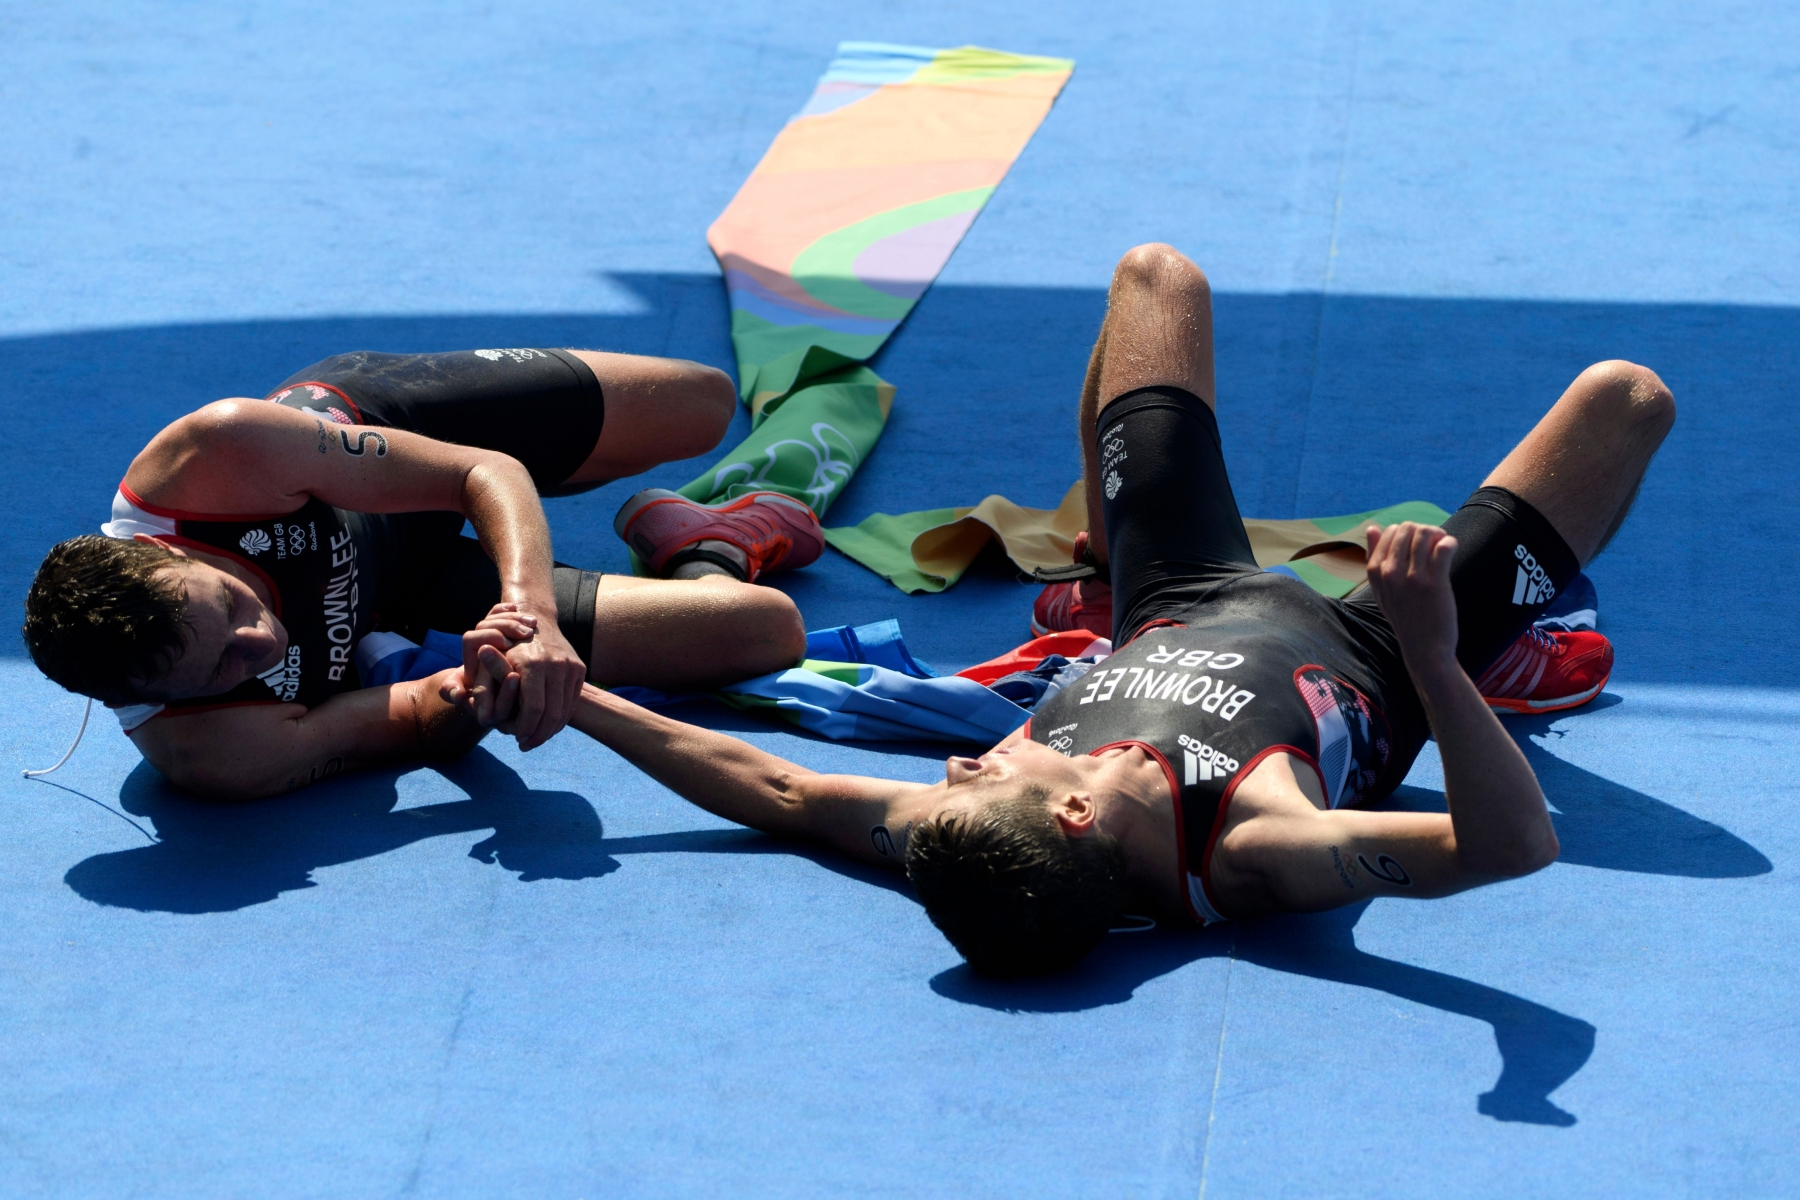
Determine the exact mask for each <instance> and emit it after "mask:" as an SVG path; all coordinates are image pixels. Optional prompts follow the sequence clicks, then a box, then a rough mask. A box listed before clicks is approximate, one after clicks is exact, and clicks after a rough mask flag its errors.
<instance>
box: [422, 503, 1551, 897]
mask: <svg viewBox="0 0 1800 1200" xmlns="http://www.w3.org/2000/svg"><path fill="white" fill-rule="evenodd" d="M1367 536H1368V541H1369V545H1370V553H1369V581H1370V586H1371V587H1372V588H1373V589H1374V591H1375V593H1376V596H1377V598H1378V599H1379V601H1380V603H1381V605H1382V609H1383V611H1384V612H1385V613H1387V614H1388V616H1389V619H1390V621H1391V622H1392V623H1393V624H1394V626H1395V628H1396V629H1397V630H1401V631H1403V632H1401V633H1400V634H1399V637H1400V642H1401V650H1402V654H1403V656H1404V657H1405V659H1406V663H1407V666H1408V669H1409V670H1410V671H1411V673H1412V677H1413V681H1414V684H1415V686H1416V687H1417V688H1418V690H1419V694H1420V696H1421V698H1422V699H1423V701H1424V703H1425V707H1426V711H1427V713H1428V714H1429V716H1430V718H1431V722H1432V728H1433V729H1434V730H1435V731H1436V732H1437V735H1438V739H1439V744H1440V748H1441V751H1442V758H1443V762H1444V780H1445V794H1446V797H1447V799H1448V801H1449V808H1450V812H1449V813H1448V814H1447V815H1446V814H1443V813H1407V812H1370V811H1361V810H1357V809H1329V808H1328V807H1327V806H1326V802H1325V797H1324V795H1323V794H1322V793H1321V791H1320V788H1319V784H1318V781H1317V776H1316V775H1315V774H1314V772H1312V771H1311V770H1310V769H1309V768H1308V769H1303V768H1302V764H1301V763H1299V762H1298V761H1297V760H1296V759H1295V758H1294V756H1292V755H1289V754H1286V753H1275V754H1271V755H1269V756H1268V757H1267V758H1265V759H1264V760H1263V761H1262V762H1261V763H1259V764H1258V765H1257V767H1256V768H1255V769H1254V770H1252V771H1251V772H1250V773H1249V775H1247V776H1246V777H1245V778H1244V780H1243V781H1242V782H1241V783H1240V784H1239V786H1238V788H1237V790H1236V792H1235V794H1234V796H1233V799H1232V803H1231V807H1230V809H1229V810H1228V813H1227V817H1226V823H1225V826H1224V828H1223V830H1222V832H1221V835H1220V839H1219V842H1218V845H1217V846H1216V847H1215V849H1214V853H1213V858H1212V872H1211V882H1212V886H1213V891H1214V894H1215V895H1216V896H1217V897H1218V899H1219V902H1220V905H1221V908H1222V911H1224V912H1225V913H1226V914H1227V915H1229V916H1250V915H1253V914H1256V913H1263V912H1274V911H1314V910H1318V909H1326V908H1333V907H1337V906H1339V905H1343V904H1350V903H1354V902H1356V901H1358V900H1362V899H1365V898H1367V897H1369V896H1373V895H1405V896H1414V897H1419V898H1426V897H1436V896H1444V895H1449V894H1450V893H1453V892H1457V891H1462V890H1464V889H1467V888H1471V887H1476V886H1479V885H1481V884H1484V883H1489V882H1493V881H1495V880H1497V879H1502V878H1508V877H1512V876H1517V875H1524V874H1529V873H1530V872H1532V871H1536V870H1538V869H1540V868H1542V867H1544V866H1546V865H1548V864H1549V863H1550V862H1552V861H1554V860H1555V858H1556V855H1557V849H1558V847H1557V841H1556V832H1555V829H1554V827H1553V826H1552V825H1551V822H1550V817H1549V811H1548V808H1547V807H1546V805H1545V803H1544V797H1543V793H1542V791H1541V790H1540V789H1539V787H1538V784H1537V780H1536V777H1535V776H1533V774H1532V772H1531V768H1530V766H1529V764H1527V762H1526V761H1525V757H1524V755H1523V754H1522V753H1521V752H1520V751H1519V748H1518V746H1517V745H1516V744H1515V743H1514V742H1513V740H1512V738H1511V737H1509V736H1508V735H1507V733H1506V731H1505V730H1504V729H1503V728H1502V727H1501V725H1500V722H1499V720H1498V718H1496V717H1495V716H1494V714H1493V713H1492V712H1491V711H1490V710H1489V709H1488V707H1487V704H1486V702H1485V701H1483V700H1482V699H1481V697H1480V695H1479V694H1478V693H1477V692H1476V690H1475V686H1474V684H1473V683H1472V682H1470V680H1469V677H1468V675H1467V674H1465V673H1464V672H1463V670H1462V668H1461V666H1459V665H1458V664H1457V662H1456V657H1455V648H1456V640H1457V639H1456V606H1455V600H1454V597H1453V596H1452V594H1451V591H1450V561H1451V556H1452V555H1453V554H1454V552H1455V548H1456V541H1455V539H1454V538H1452V537H1449V536H1448V535H1446V534H1445V533H1444V532H1443V530H1441V529H1436V528H1433V527H1429V526H1421V525H1414V524H1411V523H1407V524H1402V525H1396V526H1393V527H1392V528H1390V529H1387V530H1385V531H1383V530H1379V529H1377V528H1375V527H1373V526H1371V527H1370V529H1369V530H1368V534H1367ZM533 632H534V631H533V630H532V628H531V627H530V625H529V623H527V622H525V621H522V620H519V619H518V617H517V615H516V614H511V613H506V612H503V611H499V610H496V612H495V613H494V614H492V615H490V617H489V618H488V620H486V621H483V622H482V624H481V625H480V626H479V627H477V628H476V629H475V630H473V631H471V632H470V633H469V634H468V635H466V636H465V639H464V643H465V649H466V650H467V651H468V652H469V653H470V654H471V655H472V656H473V657H475V658H477V659H478V660H479V662H480V664H481V669H482V675H481V676H478V677H477V682H476V686H474V687H472V688H471V687H468V686H466V681H465V680H460V679H459V680H453V681H452V682H451V683H450V684H449V685H448V686H447V687H446V688H445V690H444V698H445V700H446V701H448V702H451V703H455V704H458V705H461V706H466V708H467V709H468V711H470V713H471V714H472V716H474V717H475V719H479V720H484V721H490V722H493V721H497V722H498V723H499V725H500V727H501V728H503V729H504V728H505V727H506V724H507V722H508V719H509V716H510V712H511V711H512V709H513V707H514V705H515V704H516V695H517V690H518V676H517V672H516V671H513V670H512V669H511V668H510V665H509V662H508V658H509V656H510V654H511V653H512V652H513V651H514V650H516V648H517V646H518V645H519V644H521V641H522V640H528V639H529V637H531V636H532V634H533ZM571 724H572V725H574V726H575V728H577V729H579V730H581V731H582V732H583V733H586V734H587V735H588V736H590V737H592V738H594V739H595V740H597V741H599V742H601V743H603V744H604V745H606V746H608V747H609V748H611V749H612V750H614V751H615V752H617V753H618V754H620V755H621V756H622V757H624V758H625V759H627V760H628V761H630V762H631V763H632V764H633V765H635V766H637V767H639V768H640V769H641V770H643V771H644V772H645V773H646V774H648V775H650V776H651V777H653V778H655V779H656V780H657V781H658V782H660V783H663V784H664V785H666V786H667V787H669V788H670V789H671V790H673V791H675V792H676V793H677V794H679V795H681V796H683V797H685V798H687V799H688V800H690V801H692V802H693V803H695V804H697V805H699V806H700V807H702V808H704V809H706V810H707V811H709V812H712V813H715V814H717V815H719V816H722V817H725V818H727V819H729V820H733V821H736V822H738V823H740V824H744V825H748V826H750V827H752V828H755V829H761V830H764V831H765V832H768V833H772V834H777V835H780V836H787V837H796V838H804V839H809V840H814V841H819V842H823V843H825V844H826V845H828V846H831V847H832V848H833V849H836V850H838V851H840V852H842V853H845V854H848V855H850V856H852V857H855V858H858V859H861V860H863V861H865V862H876V863H884V864H886V865H888V866H890V867H901V866H902V865H903V864H902V862H901V861H900V856H899V855H898V854H897V853H895V852H894V850H895V849H896V847H895V845H894V831H895V830H904V829H905V828H907V827H908V826H909V825H910V824H912V823H916V822H919V821H924V820H932V819H937V818H941V817H943V816H947V815H952V814H955V813H959V812H968V811H973V810H974V809H976V808H978V807H979V806H981V805H982V804H984V803H987V802H988V801H989V800H991V799H992V798H993V797H995V796H1000V795H1008V794H1012V792H1013V791H1014V790H1015V787H1016V785H1017V784H1019V783H1020V782H1022V781H1027V780H1028V781H1030V782H1033V783H1036V784H1038V785H1039V786H1040V787H1042V788H1044V789H1045V790H1046V791H1047V792H1048V793H1049V800H1048V802H1047V803H1048V806H1049V814H1050V815H1051V817H1052V818H1053V819H1055V820H1056V821H1057V823H1058V824H1059V825H1060V826H1061V827H1062V829H1063V831H1064V832H1065V833H1066V834H1067V835H1068V836H1070V837H1085V836H1089V835H1091V834H1093V833H1094V832H1096V831H1102V832H1105V833H1107V834H1110V835H1111V836H1113V837H1114V838H1117V839H1118V841H1119V843H1120V845H1121V847H1122V848H1123V850H1124V853H1125V859H1126V863H1127V880H1126V881H1127V886H1128V888H1129V890H1130V891H1131V892H1132V893H1133V903H1134V904H1140V905H1143V906H1145V907H1149V908H1152V909H1153V910H1155V911H1158V912H1161V913H1162V914H1164V915H1165V916H1169V917H1181V916H1184V915H1185V913H1186V908H1185V902H1184V895H1185V889H1186V883H1185V880H1183V879H1182V878H1181V873H1180V871H1179V869H1178V863H1179V861H1180V860H1179V857H1178V853H1177V828H1176V822H1175V808H1176V803H1177V801H1176V797H1175V795H1174V794H1173V793H1172V792H1171V790H1170V785H1169V782H1168V778H1167V776H1166V775H1165V774H1164V773H1163V771H1162V768H1161V766H1160V765H1159V764H1158V763H1156V762H1155V760H1154V759H1152V758H1151V757H1150V756H1149V755H1148V754H1146V753H1145V752H1144V751H1143V750H1141V749H1139V748H1137V747H1135V746H1121V747H1115V748H1111V749H1108V750H1105V751H1103V752H1101V753H1098V754H1093V755H1082V756H1078V757H1074V758H1065V757H1064V756H1063V755H1061V754H1059V753H1058V752H1056V751H1054V750H1052V749H1050V748H1049V747H1047V746H1044V745H1041V744H1039V743H1037V742H1034V741H1031V740H1029V739H1027V738H1025V737H1024V736H1023V731H1022V730H1021V731H1015V732H1013V733H1012V734H1010V735H1008V736H1007V737H1006V738H1005V739H1004V740H1003V741H1002V742H1001V743H1000V744H999V745H997V746H995V747H994V748H993V749H992V750H990V751H988V752H987V753H986V754H983V755H981V756H980V757H979V758H965V757H952V758H950V759H949V760H948V761H947V762H946V763H945V768H944V779H943V781H942V782H939V783H933V784H920V783H907V782H903V781H899V780H888V779H875V778H869V777H865V776H856V775H822V774H819V773H816V772H813V771H810V770H808V769H806V768H805V767H802V766H800V765H798V764H796V763H792V762H788V761H786V760H784V759H781V758H778V757H776V756H774V755H772V754H768V753H765V752H764V751H761V750H758V749H756V748H755V747H753V746H750V745H748V744H746V743H744V742H742V741H739V740H738V739H736V738H732V737H729V736H727V735H725V734H721V733H716V732H713V731H711V730H705V729H699V728H696V727H694V726H691V725H684V724H682V723H681V722H678V721H672V720H669V719H668V718H666V717H661V716H658V715H657V714H655V713H652V712H649V711H647V710H645V709H642V708H639V707H637V706H636V705H633V704H631V703H629V702H628V701H625V700H621V699H619V698H618V697H616V696H614V695H612V694H611V693H608V692H604V691H601V690H599V689H598V688H593V687H588V688H584V689H583V691H582V696H581V700H580V703H579V704H578V705H577V707H576V712H575V715H574V719H573V720H572V721H571ZM878 831H881V832H878ZM882 833H885V834H886V837H885V839H884V838H883V836H882ZM1365 864H1369V865H1365ZM1390 864H1391V865H1390Z"/></svg>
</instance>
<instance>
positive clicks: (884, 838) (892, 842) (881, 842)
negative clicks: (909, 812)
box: [869, 821, 913, 859]
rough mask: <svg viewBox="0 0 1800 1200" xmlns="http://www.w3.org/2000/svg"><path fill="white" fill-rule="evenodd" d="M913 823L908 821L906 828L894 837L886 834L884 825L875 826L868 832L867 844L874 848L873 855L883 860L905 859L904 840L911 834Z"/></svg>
mask: <svg viewBox="0 0 1800 1200" xmlns="http://www.w3.org/2000/svg"><path fill="white" fill-rule="evenodd" d="M912 827H913V823H912V822H911V821H908V822H907V823H906V827H905V828H904V829H902V830H901V831H900V835H899V836H898V837H895V836H894V835H893V834H891V833H889V832H888V827H887V826H886V825H877V826H875V828H873V829H871V830H869V844H870V845H871V846H874V847H875V853H877V854H879V855H881V857H883V858H900V859H904V858H905V857H906V839H907V837H908V836H909V835H910V834H911V833H912Z"/></svg>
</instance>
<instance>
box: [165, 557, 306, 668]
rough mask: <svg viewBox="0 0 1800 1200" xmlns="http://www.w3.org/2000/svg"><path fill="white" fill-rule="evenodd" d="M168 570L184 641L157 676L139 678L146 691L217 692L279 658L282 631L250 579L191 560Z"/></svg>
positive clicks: (283, 645) (284, 638)
mask: <svg viewBox="0 0 1800 1200" xmlns="http://www.w3.org/2000/svg"><path fill="white" fill-rule="evenodd" d="M169 569H170V570H172V571H174V572H175V574H176V581H177V586H179V587H180V588H181V589H182V594H183V595H184V596H185V597H186V602H187V606H186V611H185V617H186V621H187V627H188V628H187V634H188V636H187V644H186V646H185V647H184V648H183V650H182V651H181V654H180V655H179V656H178V657H177V658H176V659H175V661H174V662H173V663H172V664H170V667H169V669H168V670H167V671H166V672H164V673H163V675H162V677H161V678H159V679H149V680H144V681H143V682H142V684H141V685H140V690H141V691H142V692H143V693H144V694H145V695H146V696H149V697H155V698H157V699H159V700H192V699H195V698H197V697H200V696H218V695H222V694H223V693H225V692H229V691H230V690H231V689H232V688H234V687H236V686H237V685H238V684H240V683H242V682H244V681H245V680H246V679H253V678H255V677H256V676H258V675H260V674H262V673H263V672H264V671H267V670H269V669H270V668H272V667H274V666H275V664H277V663H279V662H280V661H281V660H282V658H283V656H284V655H285V654H286V653H287V640H288V639H287V630H286V629H285V628H284V627H283V626H282V624H281V622H280V621H279V620H278V619H277V618H276V616H275V614H274V613H272V612H270V611H269V606H268V605H266V604H264V603H263V601H262V598H261V597H260V596H258V595H257V594H256V592H255V591H254V590H252V589H251V587H250V585H249V584H247V583H245V582H244V581H243V580H241V579H239V578H238V577H237V576H235V575H233V574H231V573H230V572H228V571H221V570H220V569H219V568H217V567H215V566H212V565H211V564H209V563H203V562H196V561H194V560H192V559H188V560H186V561H183V562H181V563H179V564H178V565H176V566H173V567H171V568H169Z"/></svg>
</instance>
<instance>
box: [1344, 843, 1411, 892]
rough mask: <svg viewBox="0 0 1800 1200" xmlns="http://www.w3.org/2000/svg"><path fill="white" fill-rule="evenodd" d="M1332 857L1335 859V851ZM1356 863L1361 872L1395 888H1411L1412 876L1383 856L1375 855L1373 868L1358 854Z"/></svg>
mask: <svg viewBox="0 0 1800 1200" xmlns="http://www.w3.org/2000/svg"><path fill="white" fill-rule="evenodd" d="M1333 857H1336V852H1335V851H1334V852H1333ZM1356 861H1357V862H1359V863H1361V864H1362V869H1363V870H1365V871H1367V872H1368V873H1369V874H1371V875H1373V876H1374V877H1375V878H1377V879H1379V880H1382V881H1383V882H1386V883H1391V884H1393V885H1394V886H1395V887H1411V886H1412V876H1411V875H1408V874H1407V873H1406V868H1405V867H1403V866H1401V865H1400V864H1399V863H1397V862H1395V861H1394V860H1393V859H1391V858H1389V857H1388V856H1387V855H1385V854H1377V855H1376V856H1375V865H1374V866H1370V865H1369V860H1368V859H1366V858H1364V857H1363V856H1362V855H1360V854H1359V855H1357V856H1356Z"/></svg>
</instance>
